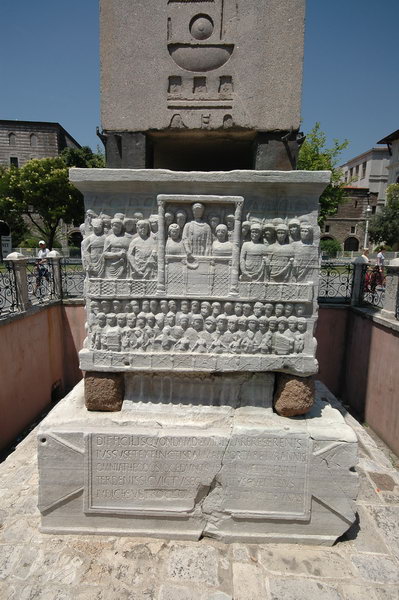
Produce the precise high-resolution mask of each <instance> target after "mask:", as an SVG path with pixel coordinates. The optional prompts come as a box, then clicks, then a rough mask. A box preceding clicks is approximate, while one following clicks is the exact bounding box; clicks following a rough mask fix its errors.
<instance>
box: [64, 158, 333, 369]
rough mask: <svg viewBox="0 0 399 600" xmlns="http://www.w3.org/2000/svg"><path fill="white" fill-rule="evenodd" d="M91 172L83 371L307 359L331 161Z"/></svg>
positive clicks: (75, 176)
mask: <svg viewBox="0 0 399 600" xmlns="http://www.w3.org/2000/svg"><path fill="white" fill-rule="evenodd" d="M88 171H90V170H85V169H72V170H71V175H70V176H71V180H72V181H73V183H74V184H75V185H76V186H77V187H78V188H79V189H80V190H81V191H82V192H83V193H84V194H85V204H86V209H87V212H86V221H85V224H84V229H85V237H84V241H83V243H82V257H83V264H84V266H85V268H86V271H87V280H86V295H87V331H88V336H87V339H86V340H85V344H84V349H83V350H82V351H81V353H80V359H81V363H80V364H81V368H82V370H85V371H103V372H124V373H130V372H132V371H144V372H154V371H156V372H171V371H173V372H175V373H176V372H180V373H191V372H196V373H209V372H211V373H212V372H214V373H229V372H237V371H238V372H250V373H255V372H266V371H282V372H286V373H292V374H297V375H301V376H306V375H311V374H313V373H315V372H316V371H317V367H318V365H317V361H316V359H315V348H316V344H315V339H314V335H313V332H314V327H315V322H316V318H317V310H318V308H317V287H318V270H319V268H318V245H319V240H320V229H319V227H318V224H317V212H318V197H319V194H320V193H321V192H322V190H323V189H324V187H325V185H326V184H327V183H328V180H329V177H330V175H329V173H327V172H324V171H322V172H319V173H316V174H315V172H299V171H289V172H282V171H231V172H211V173H200V172H187V173H183V172H171V171H165V170H152V171H151V170H124V169H97V171H99V172H98V173H97V174H96V175H95V176H94V177H93V174H92V173H89V172H88ZM282 207H283V208H282Z"/></svg>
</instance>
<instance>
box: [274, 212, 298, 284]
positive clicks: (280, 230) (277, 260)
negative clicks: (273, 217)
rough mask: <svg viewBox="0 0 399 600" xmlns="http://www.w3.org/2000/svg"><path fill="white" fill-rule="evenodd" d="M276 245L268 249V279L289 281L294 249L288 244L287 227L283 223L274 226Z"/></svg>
mask: <svg viewBox="0 0 399 600" xmlns="http://www.w3.org/2000/svg"><path fill="white" fill-rule="evenodd" d="M276 237H277V239H276V243H275V244H273V246H272V247H271V248H270V252H271V257H270V279H271V280H273V281H279V282H283V281H289V280H290V278H291V274H292V268H293V265H294V248H293V246H292V244H289V243H288V227H287V225H285V224H284V223H280V224H279V225H276Z"/></svg>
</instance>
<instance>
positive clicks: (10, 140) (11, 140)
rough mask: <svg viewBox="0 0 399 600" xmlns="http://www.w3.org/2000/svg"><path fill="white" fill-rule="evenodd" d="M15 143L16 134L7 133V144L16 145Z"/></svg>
mask: <svg viewBox="0 0 399 600" xmlns="http://www.w3.org/2000/svg"><path fill="white" fill-rule="evenodd" d="M16 144H17V136H16V135H15V133H9V134H8V145H9V146H16Z"/></svg>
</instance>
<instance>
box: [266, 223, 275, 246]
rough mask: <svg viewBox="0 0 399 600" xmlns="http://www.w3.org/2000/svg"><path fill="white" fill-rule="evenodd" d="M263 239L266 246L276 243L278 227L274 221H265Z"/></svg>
mask: <svg viewBox="0 0 399 600" xmlns="http://www.w3.org/2000/svg"><path fill="white" fill-rule="evenodd" d="M263 241H264V243H265V244H266V246H270V245H271V244H274V243H275V241H276V228H275V226H274V225H273V223H265V224H264V225H263Z"/></svg>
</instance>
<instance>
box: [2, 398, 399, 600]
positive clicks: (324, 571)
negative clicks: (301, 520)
mask: <svg viewBox="0 0 399 600" xmlns="http://www.w3.org/2000/svg"><path fill="white" fill-rule="evenodd" d="M341 410H342V408H341ZM346 418H347V420H348V421H349V423H350V424H351V425H352V426H353V427H354V429H355V431H356V433H357V434H358V437H359V442H360V461H359V466H358V472H359V475H360V481H361V486H360V493H359V498H358V511H359V521H358V523H356V524H355V525H354V526H353V527H352V529H351V530H350V531H349V532H348V534H346V536H345V539H342V540H341V541H339V542H338V543H337V544H336V545H335V546H334V547H333V548H324V547H309V546H308V547H305V546H297V545H292V546H291V545H281V544H279V545H275V544H270V545H266V544H264V545H244V544H231V545H223V544H221V543H218V542H214V541H212V540H209V539H207V540H203V541H201V542H164V541H162V540H148V539H143V538H141V539H136V538H123V537H106V536H72V535H71V536H55V535H44V534H41V533H39V531H38V526H39V513H38V510H37V508H36V502H37V498H36V496H37V470H36V445H35V431H32V433H30V434H29V436H28V437H27V438H26V439H25V440H24V441H23V442H22V443H21V444H20V445H19V446H18V447H17V449H16V451H15V452H14V453H12V454H11V455H10V456H9V458H8V459H7V461H5V462H4V463H2V464H1V465H0V599H1V600H260V599H262V600H313V599H315V600H316V599H317V600H319V599H321V600H398V599H399V474H398V470H397V469H395V468H394V463H395V461H396V460H397V459H396V457H394V456H393V455H392V454H390V453H389V452H387V451H386V449H385V448H384V445H383V444H382V443H381V442H379V440H378V439H377V438H375V437H374V439H373V438H372V437H370V435H369V434H368V432H367V430H366V429H364V428H363V427H361V426H360V425H359V424H358V423H357V422H356V421H354V420H353V419H352V417H350V416H349V415H346ZM396 466H399V465H397V464H396Z"/></svg>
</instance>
